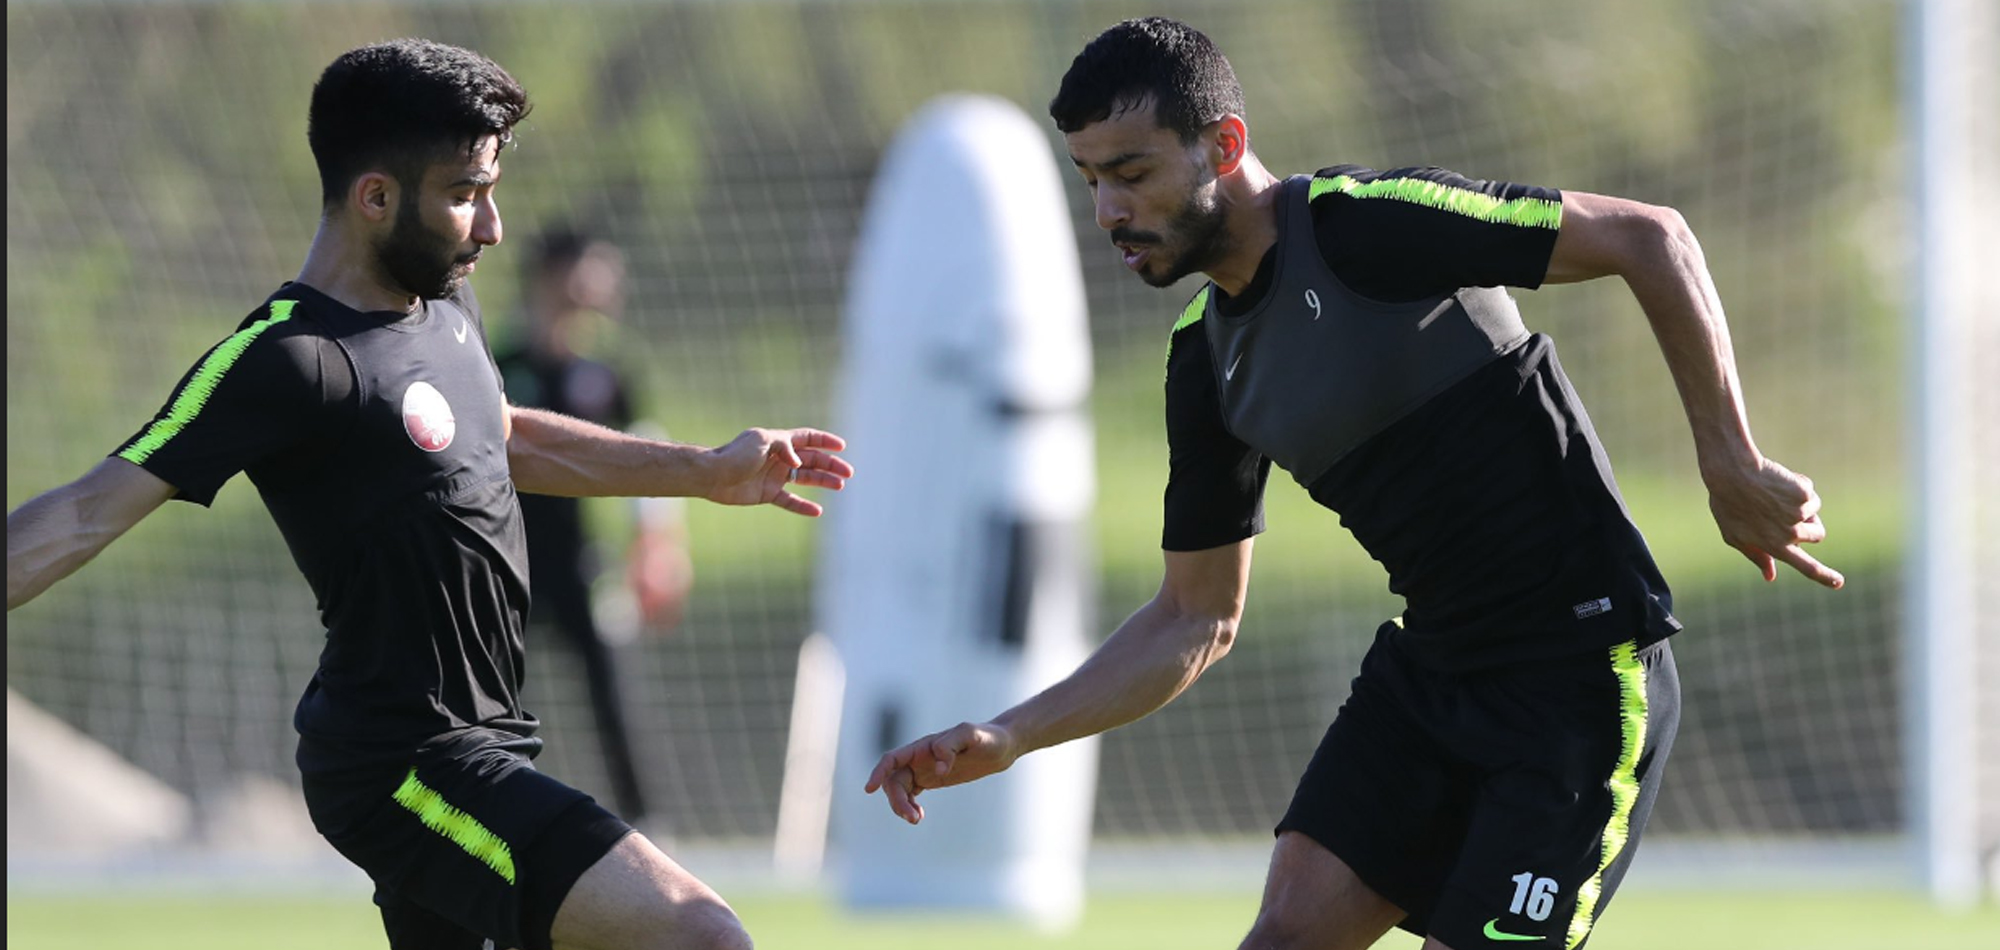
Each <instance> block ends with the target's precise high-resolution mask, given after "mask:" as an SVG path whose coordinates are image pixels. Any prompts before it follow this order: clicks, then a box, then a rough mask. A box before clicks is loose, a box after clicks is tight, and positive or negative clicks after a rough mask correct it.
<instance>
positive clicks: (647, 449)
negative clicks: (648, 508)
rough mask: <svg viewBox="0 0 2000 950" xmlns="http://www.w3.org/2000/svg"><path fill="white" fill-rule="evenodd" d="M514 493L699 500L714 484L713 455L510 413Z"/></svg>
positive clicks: (530, 413) (526, 412)
mask: <svg viewBox="0 0 2000 950" xmlns="http://www.w3.org/2000/svg"><path fill="white" fill-rule="evenodd" d="M510 412H511V413H512V417H513V434H512V436H511V437H510V438H509V439H508V440H507V464H508V467H509V468H510V469H511V470H512V471H513V476H514V487H516V488H518V489H520V490H521V491H524V492H527V493H529V494H534V495H563V496H567V497H571V498H589V497H602V496H614V497H646V496H700V495H701V494H702V493H703V492H704V491H705V490H706V489H707V488H708V486H709V485H710V484H712V483H713V482H714V480H715V475H714V474H713V473H712V472H711V471H709V468H710V465H711V462H712V459H711V458H710V454H709V451H708V450H707V449H705V448H703V447H701V446H698V445H681V444H678V443H673V442H666V441H661V440H657V439H646V438H641V437H639V436H634V435H627V434H626V433H623V432H619V431H618V430H616V429H611V428H607V427H605V426H601V425H598V424H596V423H594V422H587V421H584V420H582V419H576V418H571V417H569V416H565V415H561V414H559V413H554V412H549V411H547V410H544V409H528V408H522V407H519V406H516V407H512V408H511V409H510Z"/></svg>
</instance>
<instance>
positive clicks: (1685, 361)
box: [1547, 192, 1846, 588]
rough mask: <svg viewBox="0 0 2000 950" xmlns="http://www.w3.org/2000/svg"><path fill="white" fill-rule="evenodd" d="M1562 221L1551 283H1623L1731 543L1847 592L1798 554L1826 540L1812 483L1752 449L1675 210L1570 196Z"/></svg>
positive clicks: (1687, 235)
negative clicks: (1639, 312) (1654, 342)
mask: <svg viewBox="0 0 2000 950" xmlns="http://www.w3.org/2000/svg"><path fill="white" fill-rule="evenodd" d="M1562 213H1563V217H1562V228H1561V230H1560V231H1559V232H1557V235H1556V245H1555V251H1554V253H1553V254H1552V255H1551V257H1550V259H1549V273H1548V278H1547V281H1548V282H1549V283H1568V282H1572V281H1579V280H1590V279H1592V278H1596V277H1604V276H1608V275H1611V274H1616V275H1618V276H1620V277H1623V278H1624V279H1625V283H1626V285H1627V286H1629V287H1630V288H1631V289H1632V295H1633V296H1634V297H1636V298H1637V299H1638V301H1639V306H1640V307H1641V308H1643V309H1644V310H1645V312H1646V319H1647V321H1648V322H1650V323H1651V324H1652V327H1653V335H1654V337H1655V338H1656V339H1658V340H1659V344H1660V350H1661V352H1662V353H1663V354H1664V355H1665V356H1666V361H1667V369H1668V371H1669V372H1670V373H1672V374H1673V378H1674V386H1675V387H1676V388H1677V389H1678V390H1679V391H1680V397H1681V405H1682V408H1683V409H1685V410H1686V412H1687V417H1688V424H1689V425H1690V426H1691V427H1692V428H1693V430H1694V443H1695V455H1696V458H1697V459H1698V460H1699V462H1700V465H1701V477H1702V482H1703V483H1704V484H1705V485H1707V487H1708V494H1709V503H1708V504H1709V510H1710V511H1711V512H1713V513H1714V515H1715V523H1716V526H1717V527H1718V528H1720V529H1721V531H1722V540H1723V542H1724V543H1726V544H1728V545H1729V546H1730V547H1733V548H1735V549H1736V550H1738V551H1740V552H1742V553H1743V556H1744V557H1746V558H1749V560H1750V563H1752V564H1755V565H1757V568H1758V570H1760V571H1762V572H1763V574H1764V579H1765V580H1767V581H1769V580H1776V579H1777V562H1780V561H1782V562H1784V563H1786V564H1789V565H1791V566H1792V568H1793V569H1795V570H1797V571H1798V572H1799V573H1801V574H1804V575H1805V576H1806V577H1808V578H1810V579H1812V580H1813V581H1815V582H1817V583H1820V584H1824V585H1826V586H1827V587H1836V588H1837V587H1839V586H1841V585H1842V584H1844V583H1846V580H1845V579H1844V578H1842V577H1841V575H1840V572H1839V571H1836V570H1834V569H1832V568H1830V567H1827V566H1826V565H1824V564H1821V563H1820V562H1819V561H1817V560H1815V559H1814V558H1813V557H1812V555H1810V554H1807V553H1805V550H1804V549H1803V548H1802V547H1801V545H1805V544H1813V543H1817V542H1819V541H1821V540H1824V539H1825V538H1826V525H1825V524H1824V523H1823V522H1821V521H1820V517H1819V508H1820V501H1819V495H1818V494H1817V493H1815V492H1814V491H1813V484H1812V480H1811V479H1809V478H1806V477H1805V476H1803V475H1799V474H1797V473H1795V472H1793V471H1791V470H1790V469H1787V468H1785V467H1784V466H1783V465H1780V464H1778V463H1777V462H1774V461H1772V460H1770V459H1768V458H1765V457H1764V455H1763V453H1761V452H1759V451H1758V450H1757V444H1756V442H1755V441H1753V440H1752V439H1751V437H1750V419H1749V415H1748V414H1747V413H1746V412H1745V410H1744V407H1743V391H1742V385H1741V383H1740V382H1739V381H1738V380H1737V377H1736V354H1735V351H1734V350H1733V349H1732V348H1731V346H1730V342H1729V324H1728V322H1727V321H1726V320H1725V319H1724V317H1723V314H1722V301H1721V298H1720V297H1719V296H1718V295H1717V294H1716V291H1715V282H1714V280H1713V279H1711V278H1710V276H1709V273H1708V263H1707V261H1706V259H1705V258H1704V257H1703V256H1702V252H1701V244H1700V243H1699V242H1698V241H1696V240H1695V236H1694V232H1693V231H1691V230H1689V228H1688V225H1687V222H1686V221H1685V220H1683V219H1682V218H1681V216H1680V213H1679V212H1676V211H1674V210H1673V209H1671V208H1661V207H1656V206H1653V205H1647V204H1642V203H1640V202H1636V201H1628V200H1626V199H1623V198H1609V197H1605V196H1603V195H1593V194H1589V193H1587V192H1564V193H1563V212H1562Z"/></svg>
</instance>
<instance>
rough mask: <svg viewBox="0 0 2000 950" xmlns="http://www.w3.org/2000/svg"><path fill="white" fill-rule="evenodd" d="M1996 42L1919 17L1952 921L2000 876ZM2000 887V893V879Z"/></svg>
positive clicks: (1913, 813) (1918, 767) (1921, 467)
mask: <svg viewBox="0 0 2000 950" xmlns="http://www.w3.org/2000/svg"><path fill="white" fill-rule="evenodd" d="M1996 28H2000V15H1996V14H1995V9H1994V5H1993V4H1991V3H1984V2H1980V0H1916V2H1912V3H1909V4H1908V5H1907V8H1906V12H1905V30H1906V39H1905V48H1906V49H1907V51H1908V55H1907V57H1906V60H1905V62H1906V64H1907V65H1906V67H1905V68H1906V76H1905V80H1904V81H1905V83H1906V88H1907V93H1906V94H1907V95H1908V97H1909V104H1908V107H1907V112H1908V116H1909V118H1908V120H1907V122H1908V129H1909V133H1908V137H1909V146H1910V151H1911V154H1912V155H1913V157H1914V158H1913V163H1912V164H1913V167H1912V174H1911V175H1910V181H1911V190H1912V202H1911V203H1912V207H1913V210H1914V214H1913V215H1912V218H1913V220H1914V222H1915V233H1914V235H1913V239H1914V240H1913V260H1912V266H1911V268H1910V274H1911V294H1910V296H1911V302H1912V306H1911V320H1910V325H1911V339H1912V346H1911V347H1910V354H1911V356H1910V388H1911V399H1910V404H1911V407H1912V413H1911V415H1912V420H1911V426H1910V430H1909V431H1910V445H1911V449H1910V452H1911V461H1912V466H1913V475H1912V479H1911V481H1912V484H1911V489H1912V492H1911V499H1912V501H1911V509H1912V512H1911V519H1910V529H1911V541H1910V557H1909V562H1908V580H1907V582H1906V587H1905V597H1906V599H1907V601H1908V607H1907V608H1906V609H1907V615H1906V616H1907V627H1906V633H1905V642H1906V648H1905V654H1904V656H1905V660H1904V664H1905V670H1906V674H1905V675H1906V685H1905V687H1904V691H1903V696H1904V702H1903V707H1904V716H1905V722H1906V723H1907V725H1906V730H1907V736H1908V738H1907V739H1906V741H1905V759H1906V761H1907V763H1908V767H1907V768H1908V772H1907V774H1908V789H1909V791H1908V793H1907V796H1906V799H1907V802H1908V821H1909V827H1910V837H1911V841H1912V844H1913V852H1914V854H1915V856H1916V864H1917V874H1918V877H1919V878H1920V880H1921V881H1922V883H1923V886H1924V887H1925V889H1926V890H1928V892H1929V893H1930V895H1931V897H1932V898H1933V899H1934V900H1935V901H1937V902H1938V903H1940V904H1942V905H1945V906H1949V907H1965V906H1969V905H1971V904H1972V903H1974V902H1976V901H1977V900H1978V899H1979V895H1980V891H1981V877H1982V874H1983V873H1994V870H1993V869H1987V870H1982V867H1981V865H1982V862H2000V827H1996V824H2000V809H1996V808H1994V807H1992V806H1990V805H1988V806H1985V807H1982V801H1983V800H1985V799H1990V798H1992V797H1995V796H2000V789H1996V788H1992V787H1990V786H1988V787H1982V786H1984V785H1986V783H1991V782H1993V781H1995V779H1996V775H1995V767H1994V766H1993V765H1991V764H1990V762H1988V763H1986V764H1984V765H1982V760H1983V759H1990V758H1991V757H1992V756H1993V752H1992V750H1993V749H1994V743H1995V742H1996V738H1995V736H1994V733H1996V732H2000V724H1996V720H1995V718H1994V717H1995V715H1996V714H2000V701H1996V700H1995V699H1993V698H1992V697H1990V696H1988V697H1984V698H1982V696H1981V692H1980V691H1981V688H1982V686H1981V684H1982V682H1984V684H1986V685H1985V686H1984V689H1985V690H1986V691H1987V692H1989V693H1991V692H1993V691H1995V689H1996V687H1994V686H1993V685H1992V684H1993V682H1994V681H1993V679H1992V676H1993V675H1994V674H1995V673H1996V672H2000V615H1996V613H1995V612H1994V611H1995V610H1996V607H2000V604H1996V603H1995V599H1994V597H1993V596H1992V595H1991V594H1990V593H1989V594H1987V595H1986V596H1985V597H1984V599H1983V600H1982V597H1981V591H1980V590H1979V586H1980V585H1981V584H1983V585H1984V586H1985V587H1987V588H1989V589H1990V588H1992V587H1993V586H1994V585H1995V584H1996V581H1995V580H1994V578H1995V576H1996V574H1997V573H2000V560H1996V558H1995V557H1994V547H1993V542H1992V539H1993V537H1994V534H1995V532H1996V531H2000V519H1996V518H1995V512H1996V508H1995V506H1994V505H1995V503H1994V501H1993V495H1994V492H1995V491H1996V490H2000V450H1996V448H1995V442H1996V441H1997V440H1996V437H1997V436H2000V429H1996V425H1995V421H1994V420H1995V419H1996V416H1994V415H1993V409H1994V408H1995V404H1996V401H1995V399H1994V396H1993V394H1994V392H1995V391H1996V384H1995V383H1994V382H1992V381H1991V380H1992V377H1993V374H1992V373H1991V372H1990V370H1984V369H1983V368H1982V364H1983V363H1984V362H1986V361H1988V360H1990V359H1991V358H1992V354H1993V353H1994V352H1995V350H1994V349H1993V344H1995V343H1996V342H2000V335H1996V333H1995V332H1994V330H1993V329H1992V328H1993V325H1994V320H1995V314H1996V313H2000V300H1996V299H1995V294H1994V292H1993V289H1992V288H1993V283H1992V280H1991V277H1990V274H1988V273H1985V271H1988V270H1990V268H1991V267H1992V265H1993V255H1994V254H1995V253H1996V251H2000V229H1996V228H1995V226H1994V224H1993V214H1992V209H1994V208H1996V207H2000V189H1996V188H1995V187H1994V185H1993V175H1994V173H1995V172H1996V171H2000V169H1996V168H1995V167H1994V159H1993V152H1994V148H1995V135H1996V120H1995V118H1994V114H1995V112H1996V110H2000V95H1996V94H1995V92H1994V86H1995V83H1996V80H2000V69H1996V67H1995V65H1994V63H1995V59H1996V58H2000V43H1996V41H1995V38H1996ZM1982 344H1983V345H1982ZM1982 376H1983V377H1984V378H1982ZM1982 486H1983V487H1982ZM1982 578H1983V580H1982ZM1982 749H1983V750H1986V755H1985V756H1982V755H1981V751H1982ZM1994 867H1995V868H2000V865H1994ZM1989 884H1990V886H1991V887H1993V888H1994V889H1995V893H1997V894H2000V880H1995V881H1992V882H1989Z"/></svg>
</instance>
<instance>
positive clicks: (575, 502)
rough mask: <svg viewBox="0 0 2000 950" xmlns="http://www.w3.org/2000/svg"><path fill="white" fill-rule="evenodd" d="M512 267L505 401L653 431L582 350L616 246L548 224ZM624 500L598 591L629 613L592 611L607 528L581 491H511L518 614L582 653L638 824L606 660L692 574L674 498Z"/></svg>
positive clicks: (609, 305)
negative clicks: (617, 570) (524, 597)
mask: <svg viewBox="0 0 2000 950" xmlns="http://www.w3.org/2000/svg"><path fill="white" fill-rule="evenodd" d="M523 276H524V280H523V285H524V286H523V287H522V301H523V306H522V310H523V313H522V316H521V320H520V323H519V325H518V327H517V330H518V333H519V340H518V342H517V344H516V345H514V346H512V347H509V348H507V349H504V350H502V351H501V352H500V353H498V354H496V359H497V361H498V363H499V366H500V375H501V378H502V379H503V380H504V381H505V383H506V386H507V398H508V400H509V401H510V402H512V403H513V404H514V405H516V406H525V407H533V408H537V409H547V410H549V411H551V412H556V413H561V414H562V415H565V416H570V417H573V418H577V419H582V420H584V421H586V422H594V423H597V424H598V425H602V426H606V427H609V428H612V429H618V430H621V431H631V432H636V433H639V434H644V435H648V436H652V437H656V438H657V437H664V431H663V430H661V429H659V427H657V426H652V425H648V424H645V423H641V422H639V421H638V420H637V419H636V418H635V417H636V414H637V413H636V410H635V408H634V407H635V406H636V405H637V403H638V400H637V398H636V397H635V395H634V392H633V389H632V387H631V386H630V384H629V383H628V382H627V378H626V376H625V375H624V374H623V373H621V372H620V371H619V369H618V368H617V367H615V366H613V365H611V364H609V363H606V362H604V361H601V360H598V359H595V358H593V357H594V356H595V355H596V354H598V353H600V352H602V349H603V344H602V340H601V337H603V336H604V335H605V333H604V331H606V330H607V329H609V328H608V327H607V323H608V322H609V321H612V320H615V319H617V318H618V317H619V316H620V314H621V313H622V312H623V306H624V302H625V256H624V253H623V252H622V251H620V250H619V249H618V247H617V246H616V245H614V244H612V243H611V242H609V241H605V240H601V239H598V238H595V237H592V236H590V235H588V234H585V233H583V232H580V231H577V230H572V229H569V228H561V227H558V228H553V229H551V230H549V231H547V232H546V233H544V234H543V235H541V237H540V239H539V240H537V241H536V242H535V244H534V246H533V249H532V252H531V253H530V255H529V259H528V261H527V263H526V265H525V268H524V271H523ZM633 511H634V518H633V522H634V524H633V533H632V540H631V543H630V545H629V546H628V548H627V551H626V555H625V572H624V573H625V583H626V588H627V590H629V597H618V598H607V599H608V600H609V601H610V602H611V603H615V604H631V605H632V606H634V607H636V613H637V616H636V617H634V616H632V614H633V611H631V610H624V611H615V612H609V613H611V615H610V616H600V610H599V608H598V606H597V599H596V598H594V597H593V596H592V592H593V586H594V584H595V582H596V581H597V578H598V576H599V574H600V573H601V568H602V566H603V560H604V551H605V550H606V548H607V546H608V541H609V539H605V538H597V537H593V536H592V528H591V525H590V524H588V523H587V522H588V521H589V519H588V518H586V512H585V510H584V506H583V503H582V500H581V499H577V498H563V497H557V496H554V495H523V496H521V519H522V522H523V523H524V525H525V526H526V529H527V534H528V573H529V576H530V577H531V578H532V579H533V582H534V591H535V596H534V601H533V603H532V605H531V606H530V608H529V614H528V621H529V623H531V624H536V625H541V626H553V627H554V628H555V629H556V631H557V632H558V633H559V634H560V639H561V641H562V642H563V643H564V644H566V645H568V646H569V647H570V648H572V649H574V650H575V651H576V652H577V655H578V656H579V657H581V658H582V660H583V667H584V674H585V677H586V685H587V687H588V690H589V693H590V708H591V713H592V716H593V718H594V720H595V722H596V726H597V735H598V741H599V744H600V745H601V747H602V749H603V751H604V770H605V774H606V777H607V779H608V780H609V782H610V784H611V794H612V797H613V799H614V800H615V801H616V802H617V804H618V811H619V814H621V815H623V816H624V817H625V818H626V819H627V820H628V821H631V822H632V823H633V824H641V823H643V822H644V821H645V820H646V818H647V817H648V815H649V813H650V809H649V808H648V805H647V796H646V788H645V783H644V782H643V781H642V780H641V779H640V775H641V773H642V771H643V770H642V769H640V768H639V767H638V765H637V764H636V761H635V759H636V756H637V753H636V750H635V748H634V745H633V742H632V730H631V716H630V713H629V707H628V705H627V702H626V685H627V684H626V682H625V677H624V676H623V675H622V674H621V673H620V672H619V669H618V664H617V663H616V662H614V661H615V659H616V653H617V651H618V648H619V647H620V646H621V645H623V644H624V643H626V642H629V641H630V640H631V638H632V637H633V635H634V631H635V628H638V627H641V626H643V628H644V629H646V630H650V631H655V632H660V633H664V632H667V631H670V630H672V629H673V627H674V626H675V625H677V624H678V623H679V622H680V619H681V616H682V612H683V610H684V609H685V606H686V602H687V594H688V588H689V586H690V585H691V584H692V583H693V580H694V573H693V567H692V564H691V562H690V561H689V558H688V553H687V547H686V527H685V524H686V522H685V519H684V518H683V515H682V511H683V506H682V503H681V501H680V499H677V498H643V499H638V500H637V501H636V502H635V503H634V507H633Z"/></svg>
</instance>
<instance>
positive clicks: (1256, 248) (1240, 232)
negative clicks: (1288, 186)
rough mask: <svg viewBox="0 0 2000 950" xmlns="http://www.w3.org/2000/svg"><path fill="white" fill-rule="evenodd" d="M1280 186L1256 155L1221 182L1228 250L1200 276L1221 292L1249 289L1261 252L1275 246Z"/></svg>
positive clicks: (1231, 294) (1251, 156)
mask: <svg viewBox="0 0 2000 950" xmlns="http://www.w3.org/2000/svg"><path fill="white" fill-rule="evenodd" d="M1281 184H1283V182H1281V181H1279V179H1278V176H1276V175H1273V174H1271V171H1270V169H1268V168H1265V167H1264V163H1263V162H1261V161H1258V160H1257V156H1256V154H1255V153H1252V154H1249V155H1245V156H1244V157H1243V164H1241V165H1240V166H1238V167H1237V169H1236V171H1235V172H1233V173H1232V174H1230V175H1228V176H1226V177H1224V178H1223V179H1222V180H1221V182H1220V187H1221V189H1222V193H1223V197H1224V198H1226V199H1227V200H1228V202H1229V218H1228V222H1227V225H1226V226H1227V228H1228V235H1229V237H1228V245H1227V251H1226V252H1225V253H1224V254H1223V257H1222V259H1221V260H1219V261H1216V262H1215V264H1214V265H1212V266H1210V267H1208V268H1206V269H1205V270H1204V271H1203V273H1205V274H1207V275H1208V279H1209V280H1212V281H1215V286H1217V287H1220V288H1222V292H1223V293H1226V294H1229V295H1230V296H1232V297H1233V296H1236V295H1237V294H1240V293H1242V292H1243V291H1244V289H1245V288H1247V287H1249V286H1250V282H1251V281H1252V280H1254V279H1256V277H1257V266H1258V265H1259V264H1261V263H1263V260H1264V252H1266V251H1268V250H1270V249H1271V245H1273V244H1276V243H1278V195H1279V194H1280V192H1281V191H1282V189H1280V188H1279V187H1278V186H1279V185H1281Z"/></svg>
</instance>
